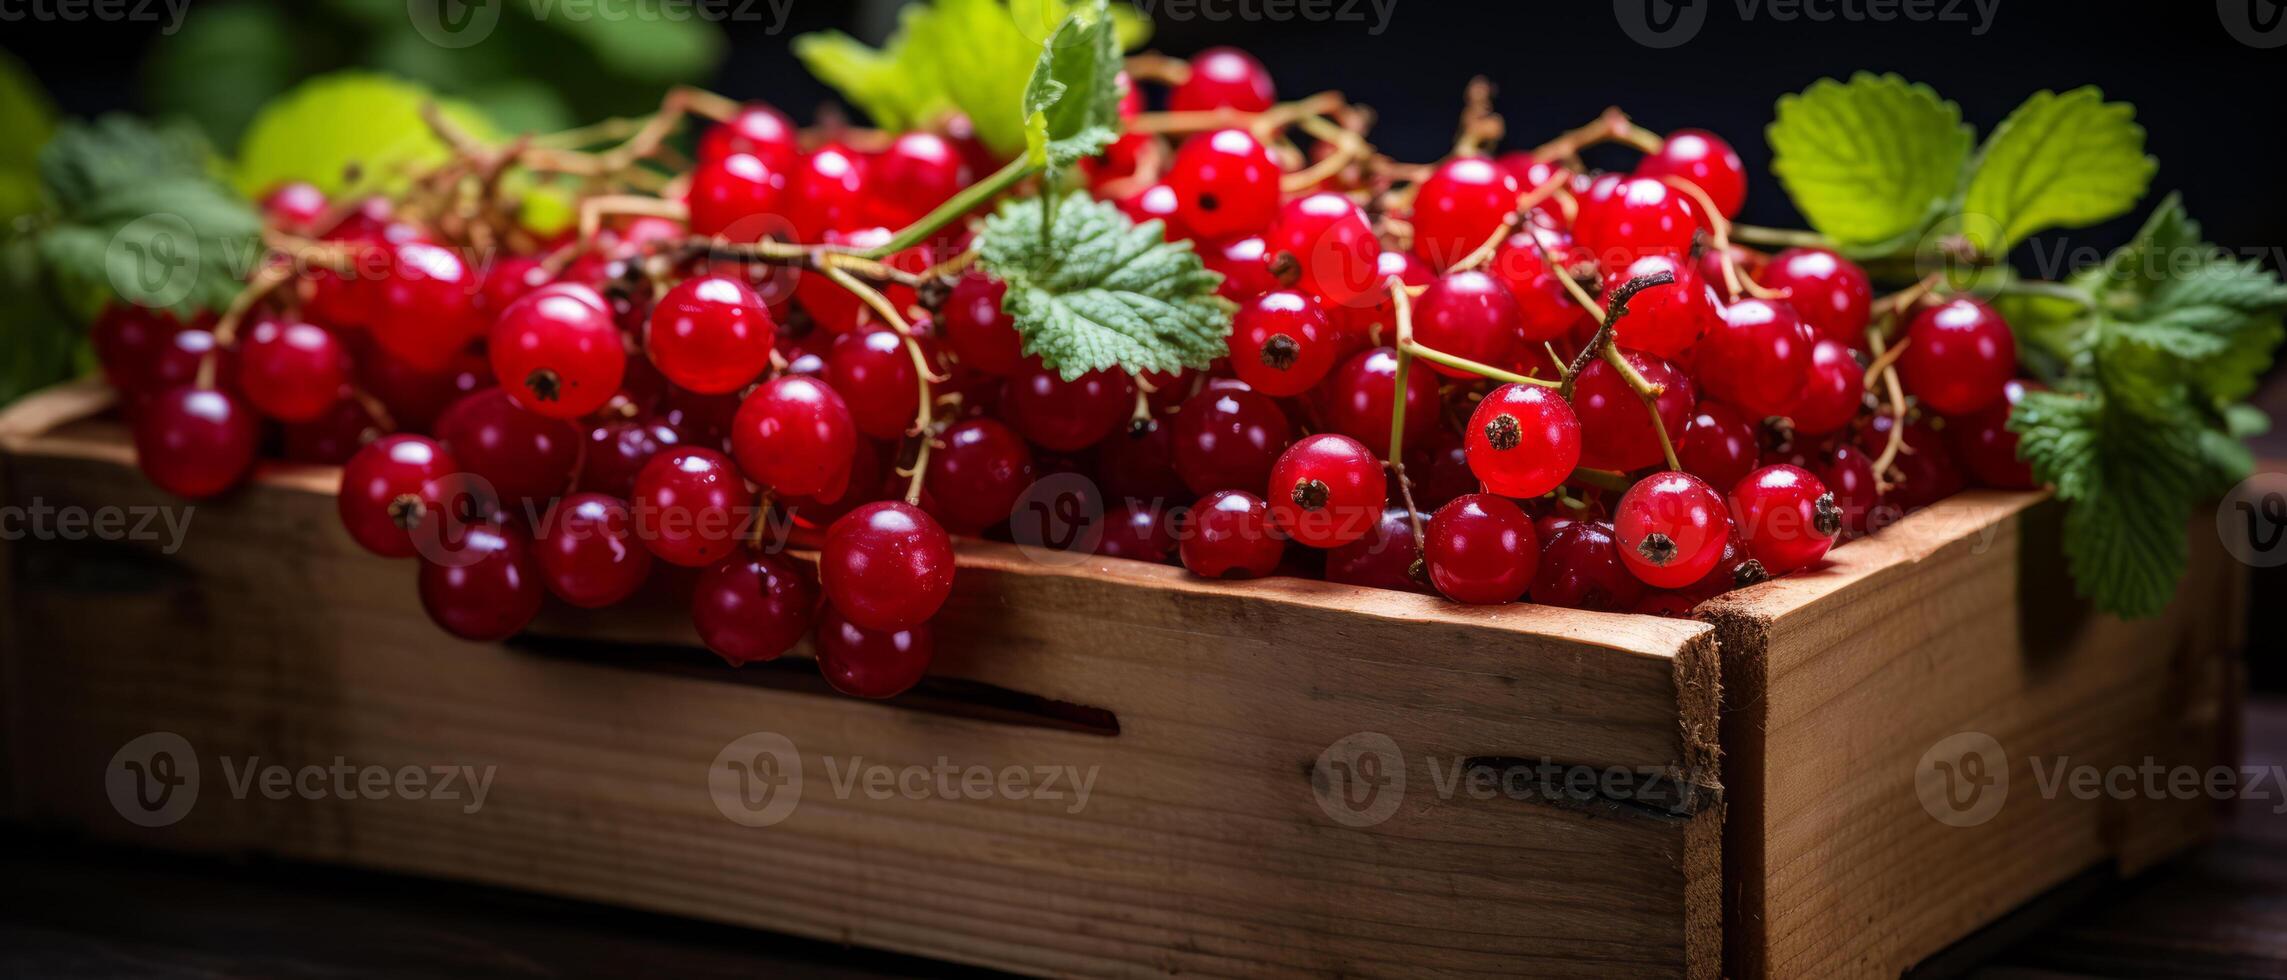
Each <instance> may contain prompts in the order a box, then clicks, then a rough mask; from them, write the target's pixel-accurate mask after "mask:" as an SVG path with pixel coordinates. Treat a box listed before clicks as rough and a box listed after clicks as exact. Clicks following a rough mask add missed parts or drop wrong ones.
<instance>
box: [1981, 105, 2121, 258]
mask: <svg viewBox="0 0 2287 980" xmlns="http://www.w3.org/2000/svg"><path fill="white" fill-rule="evenodd" d="M2157 168H2158V164H2157V163H2156V162H2155V161H2154V160H2153V159H2152V158H2151V157H2148V156H2145V155H2144V127H2142V126H2139V125H2137V124H2136V110H2135V108H2134V107H2133V106H2130V105H2128V104H2126V103H2120V102H2113V103H2107V102H2105V101H2104V93H2103V92H2100V91H2098V90H2097V89H2096V88H2094V87H2084V88H2078V89H2074V90H2072V91H2070V92H2066V93H2064V94H2062V95H2059V94H2057V93H2054V92H2036V93H2034V95H2033V97H2032V98H2029V99H2027V100H2025V104H2024V105H2021V106H2018V107H2017V110H2016V111H2015V112H2012V113H2010V114H2009V118H2007V119H2004V120H2002V122H2001V125H2000V126H1998V127H1995V129H1994V130H1993V133H1992V135H1990V136H1988V137H1987V138H1986V140H1985V146H1984V147H1983V148H1982V149H1980V150H1979V151H1978V155H1977V162H1976V163H1975V164H1973V165H1972V168H1971V173H1970V179H1969V185H1968V188H1967V190H1966V191H1965V192H1964V196H1963V199H1962V211H1963V212H1964V213H1965V214H1968V215H1973V216H1977V217H1978V218H1979V219H1980V220H1977V221H1974V222H1971V223H1970V225H1969V226H1968V227H1966V228H1965V229H1964V232H1965V234H1967V235H1968V236H1969V238H1970V241H1971V243H1972V244H1974V245H1976V246H1977V247H1978V248H1979V250H1980V251H1982V252H1984V253H1985V254H1987V255H2005V254H2007V253H2008V251H2009V249H2010V248H2011V247H2012V246H2014V245H2016V244H2017V243H2018V242H2021V241H2024V240H2025V239H2026V237H2028V236H2030V235H2033V234H2034V233H2036V232H2040V231H2043V230H2046V229H2050V228H2083V227H2087V226H2089V225H2093V224H2096V223H2098V222H2100V221H2105V220H2108V219H2111V218H2116V217H2119V216H2120V215H2123V214H2126V213H2128V209H2129V208H2132V207H2135V206H2136V201H2137V199H2139V198H2141V197H2143V196H2144V190H2145V188H2146V187H2148V186H2150V184H2151V182H2152V174H2153V171H2154V170H2156V169H2157Z"/></svg>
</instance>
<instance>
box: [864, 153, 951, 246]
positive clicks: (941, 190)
mask: <svg viewBox="0 0 2287 980" xmlns="http://www.w3.org/2000/svg"><path fill="white" fill-rule="evenodd" d="M865 176H866V183H867V185H868V186H869V187H870V188H872V193H871V194H870V195H868V197H867V201H866V205H867V208H868V211H867V213H866V216H867V220H869V221H871V222H872V223H874V224H877V225H882V226H884V227H889V228H903V227H905V226H906V225H909V224H912V223H913V222H915V221H919V220H921V218H922V217H923V216H925V215H927V214H928V213H929V212H931V211H934V210H936V209H937V206H938V205H940V204H943V203H945V202H946V201H949V200H952V199H953V195H955V194H958V193H960V192H961V188H964V187H967V186H969V181H970V179H971V178H970V174H969V163H968V161H966V160H963V159H962V158H961V151H960V150H958V149H956V148H955V147H954V146H953V143H952V141H950V140H948V139H946V138H945V137H942V136H939V135H937V134H936V133H930V132H918V131H917V132H911V133H902V134H900V135H899V136H898V137H897V138H896V139H894V140H891V141H890V143H889V146H887V147H885V148H883V149H882V151H881V152H880V153H877V154H875V155H874V158H873V159H872V160H871V161H869V162H868V163H867V164H866V175H865Z"/></svg>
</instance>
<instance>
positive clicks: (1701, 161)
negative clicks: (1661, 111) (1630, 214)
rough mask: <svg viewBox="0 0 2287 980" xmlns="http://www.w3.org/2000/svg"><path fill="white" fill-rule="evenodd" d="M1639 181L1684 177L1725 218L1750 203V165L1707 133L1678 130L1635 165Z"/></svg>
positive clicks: (1694, 130) (1716, 137)
mask: <svg viewBox="0 0 2287 980" xmlns="http://www.w3.org/2000/svg"><path fill="white" fill-rule="evenodd" d="M1636 176H1638V177H1652V178H1660V177H1681V178H1683V179H1685V180H1688V181H1691V182H1692V183H1693V184H1695V185H1698V187H1699V189H1700V190H1701V191H1703V192H1705V193H1706V194H1707V199H1708V200H1709V201H1710V202H1712V203H1714V205H1715V209H1716V210H1717V211H1721V212H1723V216H1724V217H1726V218H1731V217H1736V216H1738V214H1739V207H1740V205H1742V204H1745V203H1746V202H1747V165H1746V164H1744V163H1742V162H1740V160H1739V154H1738V153H1737V152H1736V151H1734V150H1732V149H1731V144H1729V143H1726V142H1724V141H1723V139H1722V138H1721V137H1718V136H1716V135H1715V134H1714V133H1710V132H1708V131H1706V130H1704V129H1679V130H1676V131H1675V132H1673V133H1669V134H1668V138H1667V141H1666V142H1664V143H1661V144H1660V148H1659V149H1658V150H1657V151H1655V152H1653V153H1651V154H1650V155H1647V156H1645V157H1644V159H1643V160H1642V161H1640V162H1638V163H1637V164H1636Z"/></svg>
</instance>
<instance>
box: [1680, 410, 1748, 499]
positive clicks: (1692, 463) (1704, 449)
mask: <svg viewBox="0 0 2287 980" xmlns="http://www.w3.org/2000/svg"><path fill="white" fill-rule="evenodd" d="M1759 435H1760V432H1759V430H1758V427H1757V425H1756V423H1754V422H1750V421H1748V420H1747V418H1746V417H1745V416H1743V415H1740V414H1739V410H1738V409H1735V408H1732V407H1731V406H1729V405H1726V404H1723V403H1722V402H1717V401H1703V402H1700V403H1699V408H1698V410H1697V411H1696V412H1695V413H1694V414H1693V415H1692V417H1691V421H1689V422H1687V423H1685V424H1684V429H1683V439H1682V441H1680V442H1677V443H1676V459H1677V461H1678V462H1681V463H1682V464H1683V470H1684V472H1686V473H1689V474H1691V475H1693V476H1696V477H1699V478H1700V479H1702V480H1705V481H1707V484H1708V485H1709V486H1713V487H1728V486H1731V485H1733V484H1735V483H1738V482H1739V478H1740V477H1743V476H1746V475H1747V474H1748V473H1750V472H1752V471H1753V470H1754V469H1755V466H1756V459H1757V457H1758V456H1759V455H1760V454H1761V452H1762V446H1761V444H1760V443H1761V440H1760V439H1759V438H1758V436H1759Z"/></svg>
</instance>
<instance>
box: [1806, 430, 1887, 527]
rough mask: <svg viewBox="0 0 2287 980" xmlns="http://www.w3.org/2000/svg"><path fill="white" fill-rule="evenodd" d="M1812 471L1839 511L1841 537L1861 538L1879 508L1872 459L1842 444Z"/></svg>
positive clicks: (1877, 484)
mask: <svg viewBox="0 0 2287 980" xmlns="http://www.w3.org/2000/svg"><path fill="white" fill-rule="evenodd" d="M1812 472H1813V474H1814V475H1816V476H1817V477H1818V479H1819V482H1820V483H1824V484H1826V488H1827V490H1828V491H1829V492H1831V493H1833V494H1834V505H1835V507H1836V509H1839V510H1841V511H1842V534H1843V538H1844V539H1845V540H1847V539H1850V538H1856V537H1861V536H1864V535H1865V534H1866V532H1867V531H1868V530H1869V529H1871V528H1872V527H1873V525H1874V518H1875V511H1876V509H1877V508H1879V507H1880V506H1881V505H1882V487H1881V484H1880V483H1879V482H1878V481H1876V480H1875V478H1874V457H1873V456H1871V455H1868V454H1867V452H1866V450H1864V449H1861V448H1859V447H1858V446H1855V445H1852V444H1850V443H1847V442H1846V443H1842V444H1841V445H1838V446H1835V447H1834V448H1833V449H1831V450H1828V451H1827V452H1826V454H1825V456H1824V458H1823V459H1821V460H1820V461H1819V463H1818V465H1817V467H1816V468H1815V469H1813V470H1812Z"/></svg>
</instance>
